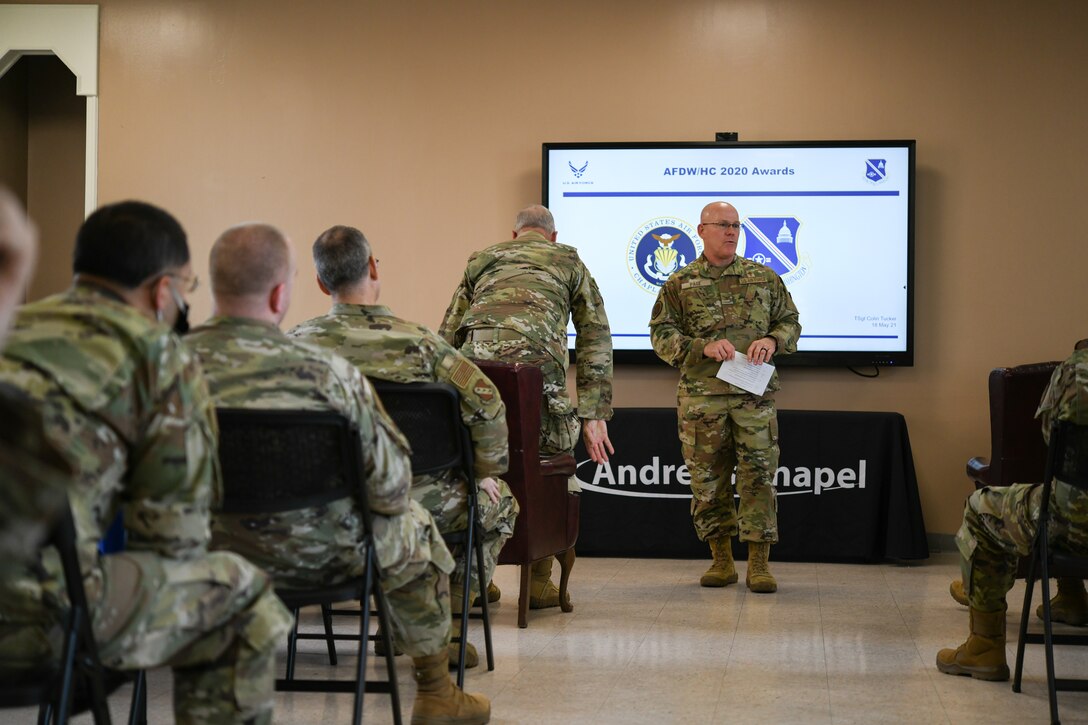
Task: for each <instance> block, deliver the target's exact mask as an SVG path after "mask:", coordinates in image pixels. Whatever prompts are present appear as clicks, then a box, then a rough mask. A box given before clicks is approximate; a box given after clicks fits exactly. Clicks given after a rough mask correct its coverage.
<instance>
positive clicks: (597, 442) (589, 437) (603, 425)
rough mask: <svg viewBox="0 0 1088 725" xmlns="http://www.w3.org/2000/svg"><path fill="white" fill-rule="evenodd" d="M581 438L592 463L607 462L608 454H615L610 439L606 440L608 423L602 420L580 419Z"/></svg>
mask: <svg viewBox="0 0 1088 725" xmlns="http://www.w3.org/2000/svg"><path fill="white" fill-rule="evenodd" d="M582 440H583V441H585V444H586V452H587V453H589V457H590V458H591V459H593V462H594V463H608V454H609V453H611V454H612V455H615V454H616V451H615V449H614V448H612V441H610V440H608V423H607V421H603V420H591V419H588V418H587V419H586V420H583V421H582Z"/></svg>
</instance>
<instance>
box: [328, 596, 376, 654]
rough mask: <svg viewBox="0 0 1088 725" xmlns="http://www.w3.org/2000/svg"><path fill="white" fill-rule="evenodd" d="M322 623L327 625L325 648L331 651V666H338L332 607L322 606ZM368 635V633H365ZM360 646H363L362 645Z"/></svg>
mask: <svg viewBox="0 0 1088 725" xmlns="http://www.w3.org/2000/svg"><path fill="white" fill-rule="evenodd" d="M321 621H322V622H323V623H324V624H325V646H326V647H328V650H329V664H330V665H332V666H334V667H335V666H336V639H335V638H334V637H333V632H332V607H331V606H329V605H328V604H322V605H321ZM363 635H364V636H365V635H366V632H364V633H363ZM360 646H363V644H361V643H360Z"/></svg>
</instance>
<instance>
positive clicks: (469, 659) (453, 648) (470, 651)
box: [446, 642, 480, 670]
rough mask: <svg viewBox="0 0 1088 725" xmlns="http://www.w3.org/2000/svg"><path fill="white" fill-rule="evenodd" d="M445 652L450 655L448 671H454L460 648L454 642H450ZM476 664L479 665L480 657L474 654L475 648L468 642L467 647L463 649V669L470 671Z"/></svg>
mask: <svg viewBox="0 0 1088 725" xmlns="http://www.w3.org/2000/svg"><path fill="white" fill-rule="evenodd" d="M446 651H447V652H449V655H450V669H451V670H456V669H457V658H458V657H460V656H461V646H460V645H459V644H457V643H456V642H450V643H449V646H447V647H446ZM478 664H480V655H479V654H477V653H476V646H475V645H473V644H472V642H469V643H468V647H466V648H465V669H466V670H471V669H472V668H473V667H475V666H477V665H478Z"/></svg>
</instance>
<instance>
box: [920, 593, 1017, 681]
mask: <svg viewBox="0 0 1088 725" xmlns="http://www.w3.org/2000/svg"><path fill="white" fill-rule="evenodd" d="M970 611H971V635H970V636H969V637H968V638H967V641H966V642H964V643H963V644H961V645H960V646H959V647H957V648H956V649H942V650H941V651H940V652H938V653H937V669H938V670H940V671H941V672H943V673H945V674H946V675H967V676H969V677H974V678H975V679H976V680H988V681H992V682H1004V681H1005V680H1007V679H1009V664H1008V662H1006V660H1005V610H1004V609H1002V610H1001V611H999V612H980V611H978V610H977V609H975V608H974V607H971V610H970Z"/></svg>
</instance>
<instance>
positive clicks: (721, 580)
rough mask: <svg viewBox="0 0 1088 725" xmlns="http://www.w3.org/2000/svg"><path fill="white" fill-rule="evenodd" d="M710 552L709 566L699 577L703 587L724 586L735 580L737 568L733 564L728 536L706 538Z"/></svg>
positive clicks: (731, 548) (731, 546)
mask: <svg viewBox="0 0 1088 725" xmlns="http://www.w3.org/2000/svg"><path fill="white" fill-rule="evenodd" d="M706 543H708V544H710V553H711V554H712V555H713V557H714V561H713V562H711V564H710V568H709V569H707V570H706V573H705V574H703V576H702V577H701V578H700V579H699V585H700V586H704V587H724V586H725V585H726V584H733V583H735V582H736V581H737V568H736V566H734V565H733V545H732V542H731V541H730V538H729V537H728V536H719V537H717V538H714V539H707V542H706Z"/></svg>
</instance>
